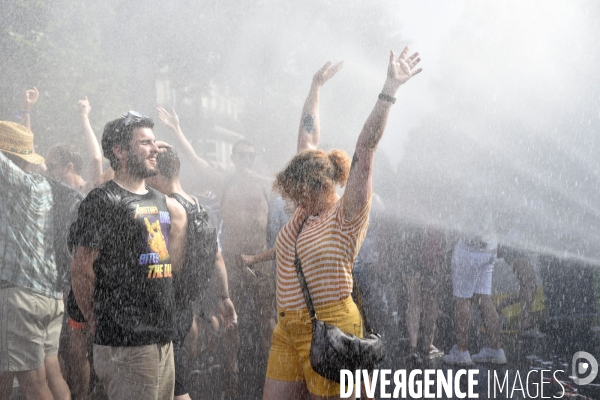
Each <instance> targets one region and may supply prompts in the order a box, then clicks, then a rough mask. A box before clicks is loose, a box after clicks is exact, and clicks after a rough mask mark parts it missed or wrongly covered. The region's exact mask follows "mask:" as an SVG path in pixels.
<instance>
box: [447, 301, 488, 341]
mask: <svg viewBox="0 0 600 400" xmlns="http://www.w3.org/2000/svg"><path fill="white" fill-rule="evenodd" d="M496 315H497V314H496ZM454 324H455V329H456V345H457V347H458V350H460V351H467V350H469V331H470V329H471V299H464V298H462V297H455V298H454Z"/></svg>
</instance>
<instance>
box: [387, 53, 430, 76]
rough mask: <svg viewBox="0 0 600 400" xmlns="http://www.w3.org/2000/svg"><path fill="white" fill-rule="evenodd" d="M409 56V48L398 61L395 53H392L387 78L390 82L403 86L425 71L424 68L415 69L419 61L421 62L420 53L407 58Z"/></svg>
mask: <svg viewBox="0 0 600 400" xmlns="http://www.w3.org/2000/svg"><path fill="white" fill-rule="evenodd" d="M407 54H408V46H406V47H405V48H404V50H402V53H401V54H400V57H398V59H396V55H395V54H394V51H393V50H392V51H390V63H389V65H388V72H387V77H388V80H391V81H394V82H395V83H397V84H398V85H402V84H403V83H405V82H406V81H408V80H409V79H410V78H412V77H413V76H415V75H417V74H418V73H419V72H421V71H422V70H423V69H422V68H418V69H415V67H416V66H417V64H418V63H419V61H421V58H420V57H419V53H414V54H413V55H411V56H410V57H408V58H406V56H407Z"/></svg>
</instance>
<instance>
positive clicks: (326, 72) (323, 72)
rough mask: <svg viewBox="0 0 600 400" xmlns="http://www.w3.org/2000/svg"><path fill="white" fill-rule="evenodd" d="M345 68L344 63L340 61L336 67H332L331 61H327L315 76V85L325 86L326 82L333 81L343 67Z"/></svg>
mask: <svg viewBox="0 0 600 400" xmlns="http://www.w3.org/2000/svg"><path fill="white" fill-rule="evenodd" d="M343 66H344V62H343V61H340V62H339V63H337V64H335V65H333V66H332V65H331V61H327V62H326V63H325V65H323V67H321V69H320V70H318V71H317V72H316V73H315V75H314V76H313V84H314V85H319V86H323V84H325V82H327V81H328V80H329V79H331V77H332V76H334V75H335V74H336V73H337V72H338V71H339V70H340V69H342V67H343Z"/></svg>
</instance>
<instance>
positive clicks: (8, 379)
mask: <svg viewBox="0 0 600 400" xmlns="http://www.w3.org/2000/svg"><path fill="white" fill-rule="evenodd" d="M14 377H15V373H14V372H0V399H2V400H4V399H8V398H9V397H10V394H11V392H12V387H13V380H14Z"/></svg>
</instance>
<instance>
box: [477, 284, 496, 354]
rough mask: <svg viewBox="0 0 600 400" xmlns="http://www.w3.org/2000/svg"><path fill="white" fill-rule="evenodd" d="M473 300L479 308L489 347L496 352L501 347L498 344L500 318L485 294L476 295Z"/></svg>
mask: <svg viewBox="0 0 600 400" xmlns="http://www.w3.org/2000/svg"><path fill="white" fill-rule="evenodd" d="M474 300H475V302H476V303H477V306H478V307H479V312H480V313H481V316H482V317H483V323H484V324H485V330H486V332H487V335H488V340H489V346H490V347H491V348H492V349H494V350H498V349H499V348H500V347H501V344H500V318H499V317H498V311H496V306H495V305H494V302H493V301H492V297H491V296H489V295H485V294H476V295H475V296H474Z"/></svg>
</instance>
